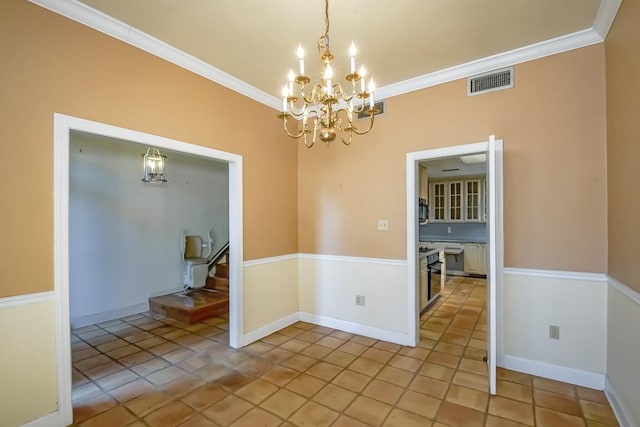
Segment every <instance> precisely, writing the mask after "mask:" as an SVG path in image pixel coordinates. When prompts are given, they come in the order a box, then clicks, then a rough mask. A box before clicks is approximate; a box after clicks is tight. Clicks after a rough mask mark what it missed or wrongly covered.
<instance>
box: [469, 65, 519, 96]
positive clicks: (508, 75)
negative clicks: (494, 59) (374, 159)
mask: <svg viewBox="0 0 640 427" xmlns="http://www.w3.org/2000/svg"><path fill="white" fill-rule="evenodd" d="M511 87H513V67H509V68H502V69H500V70H494V71H490V72H488V73H482V74H478V75H476V76H473V77H469V79H468V80H467V95H468V96H471V95H479V94H481V93H487V92H495V91H496V90H502V89H509V88H511Z"/></svg>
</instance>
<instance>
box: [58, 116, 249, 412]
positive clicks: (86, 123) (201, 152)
mask: <svg viewBox="0 0 640 427" xmlns="http://www.w3.org/2000/svg"><path fill="white" fill-rule="evenodd" d="M71 131H80V132H87V133H91V134H95V135H101V136H106V137H110V138H117V139H122V140H125V141H131V142H135V143H139V144H145V145H151V146H154V147H158V148H164V149H167V150H173V151H178V152H181V153H187V154H193V155H196V156H200V157H204V158H209V159H214V160H221V161H225V162H227V163H228V165H229V248H230V252H231V256H230V257H229V258H230V260H229V261H230V263H229V269H230V273H231V274H230V275H229V276H230V278H229V345H230V346H231V347H234V348H239V347H242V345H243V325H242V313H243V277H242V260H243V258H244V257H243V248H242V241H243V238H242V230H243V224H242V156H240V155H238V154H233V153H228V152H225V151H220V150H215V149H212V148H206V147H202V146H199V145H194V144H189V143H186V142H182V141H177V140H174V139H169V138H164V137H161V136H157V135H152V134H148V133H144V132H138V131H135V130H131V129H126V128H121V127H117V126H111V125H107V124H104V123H100V122H95V121H90V120H86V119H81V118H77V117H72V116H67V115H64V114H59V113H55V114H54V116H53V134H54V135H53V221H54V233H53V244H54V295H55V304H56V368H57V373H58V375H57V377H58V378H57V380H58V413H59V416H60V418H61V419H62V420H63V421H64V422H65V423H66V424H65V425H67V424H71V422H72V420H73V412H72V400H71V342H70V320H69V139H70V133H71Z"/></svg>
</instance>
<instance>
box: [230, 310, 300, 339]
mask: <svg viewBox="0 0 640 427" xmlns="http://www.w3.org/2000/svg"><path fill="white" fill-rule="evenodd" d="M298 320H300V315H299V313H298V312H297V311H296V312H295V313H291V314H289V315H288V316H285V317H282V318H280V319H278V320H276V321H274V322H271V323H269V324H266V325H264V326H262V327H260V328H258V329H255V330H253V331H251V332H247V333H246V334H244V336H243V337H242V345H243V346H245V345H249V344H251V343H252V342H255V341H258V340H259V339H262V338H264V337H266V336H267V335H271V334H272V333H274V332H278V331H279V330H280V329H283V328H286V327H287V326H289V325H292V324H294V323H296V322H297V321H298Z"/></svg>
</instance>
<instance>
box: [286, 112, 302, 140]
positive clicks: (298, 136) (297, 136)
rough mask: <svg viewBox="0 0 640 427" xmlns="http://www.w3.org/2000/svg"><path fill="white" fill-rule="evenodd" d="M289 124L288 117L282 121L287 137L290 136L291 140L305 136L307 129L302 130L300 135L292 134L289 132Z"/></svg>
mask: <svg viewBox="0 0 640 427" xmlns="http://www.w3.org/2000/svg"><path fill="white" fill-rule="evenodd" d="M288 122H289V121H288V120H287V117H286V116H285V117H284V118H283V119H282V124H283V126H284V130H285V132H287V135H289V136H290V137H291V138H300V137H301V136H302V135H304V134H305V133H306V128H305V127H303V128H302V130H301V131H300V133H291V132H289V126H288Z"/></svg>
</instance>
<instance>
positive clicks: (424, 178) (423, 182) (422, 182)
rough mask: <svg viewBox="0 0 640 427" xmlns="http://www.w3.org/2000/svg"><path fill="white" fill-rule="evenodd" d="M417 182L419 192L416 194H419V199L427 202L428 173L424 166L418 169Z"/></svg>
mask: <svg viewBox="0 0 640 427" xmlns="http://www.w3.org/2000/svg"><path fill="white" fill-rule="evenodd" d="M418 170H419V171H420V173H419V178H420V179H419V180H418V185H419V186H420V190H419V191H418V193H419V194H420V198H421V199H425V200H429V173H428V170H427V167H426V166H423V165H420V166H419V167H418Z"/></svg>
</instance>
